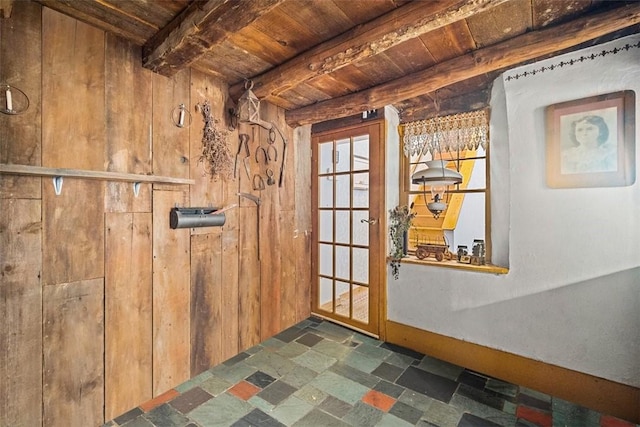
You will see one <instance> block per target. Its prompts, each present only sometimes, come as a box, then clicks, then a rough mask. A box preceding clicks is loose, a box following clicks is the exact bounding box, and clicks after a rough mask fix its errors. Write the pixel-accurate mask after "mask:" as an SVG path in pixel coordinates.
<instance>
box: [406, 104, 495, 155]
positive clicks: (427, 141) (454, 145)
mask: <svg viewBox="0 0 640 427" xmlns="http://www.w3.org/2000/svg"><path fill="white" fill-rule="evenodd" d="M488 141H489V124H488V117H487V110H478V111H471V112H468V113H459V114H451V115H448V116H441V117H440V116H439V117H434V118H431V119H427V120H418V121H415V122H409V123H405V124H404V136H403V141H402V142H403V145H404V147H403V151H404V155H405V156H407V157H409V156H415V155H418V154H421V153H422V154H427V153H431V156H432V157H433V154H434V152H449V151H456V152H457V151H459V150H460V151H462V150H477V149H478V147H479V146H482V147H483V148H484V149H485V150H486V148H487V143H488Z"/></svg>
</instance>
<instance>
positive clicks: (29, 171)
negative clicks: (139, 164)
mask: <svg viewBox="0 0 640 427" xmlns="http://www.w3.org/2000/svg"><path fill="white" fill-rule="evenodd" d="M0 174H7V175H31V176H53V177H58V176H62V177H70V178H84V179H98V180H105V181H124V182H150V183H155V184H175V185H181V184H186V185H194V184H195V180H193V179H186V178H173V177H170V176H158V175H141V174H135V173H122V172H107V171H90V170H82V169H64V168H45V167H42V166H27V165H7V164H0Z"/></svg>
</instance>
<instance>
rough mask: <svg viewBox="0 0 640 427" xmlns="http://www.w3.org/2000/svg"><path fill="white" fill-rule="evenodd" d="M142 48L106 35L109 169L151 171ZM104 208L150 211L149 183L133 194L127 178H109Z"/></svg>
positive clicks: (148, 73)
mask: <svg viewBox="0 0 640 427" xmlns="http://www.w3.org/2000/svg"><path fill="white" fill-rule="evenodd" d="M141 55H142V53H141V48H140V47H137V46H134V45H133V44H131V43H129V42H126V41H124V40H122V39H119V38H117V37H115V36H113V35H107V36H106V57H107V58H109V60H108V61H106V63H105V67H106V75H105V79H106V94H105V96H106V124H107V129H106V148H105V154H106V158H107V160H108V162H107V165H106V168H107V170H108V171H115V172H128V173H137V174H148V173H151V144H150V138H151V120H152V117H151V116H152V112H153V109H151V108H148V106H149V105H151V101H152V97H151V95H152V88H151V71H149V70H146V69H144V68H141V67H140V57H141ZM105 210H106V211H107V212H150V211H151V185H150V184H145V185H141V186H140V194H139V195H138V196H137V197H136V196H135V195H134V192H133V188H132V184H131V183H129V182H108V183H107V186H106V198H105Z"/></svg>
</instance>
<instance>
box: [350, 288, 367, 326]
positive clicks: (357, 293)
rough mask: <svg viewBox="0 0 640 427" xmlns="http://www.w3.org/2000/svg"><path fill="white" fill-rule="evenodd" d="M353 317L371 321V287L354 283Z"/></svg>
mask: <svg viewBox="0 0 640 427" xmlns="http://www.w3.org/2000/svg"><path fill="white" fill-rule="evenodd" d="M353 318H354V319H356V320H359V321H361V322H364V323H369V288H368V287H366V286H358V285H353Z"/></svg>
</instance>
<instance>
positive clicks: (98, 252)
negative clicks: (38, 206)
mask: <svg viewBox="0 0 640 427" xmlns="http://www.w3.org/2000/svg"><path fill="white" fill-rule="evenodd" d="M47 184H48V185H43V193H42V196H43V197H42V217H43V230H44V233H43V239H42V247H43V255H42V282H43V284H44V285H53V284H57V283H69V282H77V281H80V280H86V279H95V278H98V277H104V210H103V200H104V182H101V181H85V180H77V179H67V180H65V181H63V186H62V193H61V194H60V195H59V196H56V195H55V193H54V190H53V185H52V184H51V181H49V182H48V183H47ZM79 200H81V201H82V205H79V204H78V202H79Z"/></svg>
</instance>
